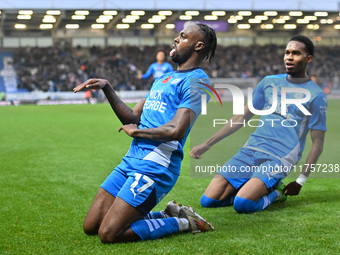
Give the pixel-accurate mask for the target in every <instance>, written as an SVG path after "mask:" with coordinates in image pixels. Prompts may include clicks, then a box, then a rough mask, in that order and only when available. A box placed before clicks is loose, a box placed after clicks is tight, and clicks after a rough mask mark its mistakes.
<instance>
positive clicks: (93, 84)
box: [73, 78, 110, 93]
mask: <svg viewBox="0 0 340 255" xmlns="http://www.w3.org/2000/svg"><path fill="white" fill-rule="evenodd" d="M106 85H110V83H109V82H108V80H105V79H95V78H94V79H89V80H87V81H86V82H84V83H82V84H80V85H78V86H77V87H75V88H74V89H73V91H74V93H77V92H78V91H81V90H84V89H95V90H98V89H102V88H104V87H105V86H106Z"/></svg>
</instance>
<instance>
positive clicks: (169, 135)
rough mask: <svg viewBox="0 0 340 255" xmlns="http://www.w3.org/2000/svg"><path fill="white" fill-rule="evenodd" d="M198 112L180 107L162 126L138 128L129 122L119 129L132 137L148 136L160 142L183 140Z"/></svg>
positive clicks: (147, 137)
mask: <svg viewBox="0 0 340 255" xmlns="http://www.w3.org/2000/svg"><path fill="white" fill-rule="evenodd" d="M195 117H196V114H195V113H194V112H193V111H192V110H190V109H188V108H179V109H178V110H177V111H176V114H175V116H174V117H173V119H172V120H171V121H169V122H167V123H165V124H164V125H162V126H159V127H156V128H145V129H138V127H137V125H134V124H129V125H124V126H122V127H121V128H120V129H119V131H121V130H123V131H124V132H125V133H126V134H127V135H129V136H131V137H135V138H136V137H140V138H146V139H150V140H154V141H158V142H167V141H173V140H181V139H183V138H184V137H185V134H186V132H187V130H188V128H189V126H190V122H191V121H192V120H194V119H195Z"/></svg>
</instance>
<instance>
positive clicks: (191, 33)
mask: <svg viewBox="0 0 340 255" xmlns="http://www.w3.org/2000/svg"><path fill="white" fill-rule="evenodd" d="M198 30H199V27H198V26H197V25H195V24H190V25H188V26H186V27H185V28H184V29H183V30H182V31H181V32H180V34H179V36H177V37H176V38H175V39H174V41H175V43H174V44H173V48H174V49H173V50H172V51H171V52H170V57H171V59H172V60H173V61H174V62H175V63H177V64H179V65H180V64H182V63H184V62H186V61H187V60H188V59H189V58H190V57H191V56H192V54H193V53H194V52H195V47H196V43H197V42H198V41H199V40H201V39H202V38H201V37H202V35H201V34H200V33H199V31H198Z"/></svg>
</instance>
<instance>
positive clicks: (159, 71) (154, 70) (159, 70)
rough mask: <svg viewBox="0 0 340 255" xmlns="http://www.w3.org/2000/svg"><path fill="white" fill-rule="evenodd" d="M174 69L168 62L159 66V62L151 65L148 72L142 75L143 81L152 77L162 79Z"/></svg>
mask: <svg viewBox="0 0 340 255" xmlns="http://www.w3.org/2000/svg"><path fill="white" fill-rule="evenodd" d="M172 71H173V68H172V65H171V64H170V63H168V62H164V63H163V64H161V65H159V64H158V63H157V62H155V63H153V64H151V65H150V67H149V69H148V70H147V71H146V73H145V74H143V75H142V79H147V78H149V77H150V75H151V74H152V75H153V78H154V79H157V78H159V77H161V76H162V75H163V74H165V73H168V72H172Z"/></svg>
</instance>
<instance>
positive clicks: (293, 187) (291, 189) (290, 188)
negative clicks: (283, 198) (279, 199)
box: [282, 181, 302, 196]
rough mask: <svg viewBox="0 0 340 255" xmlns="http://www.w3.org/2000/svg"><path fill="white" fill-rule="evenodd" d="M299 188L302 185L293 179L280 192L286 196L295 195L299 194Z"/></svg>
mask: <svg viewBox="0 0 340 255" xmlns="http://www.w3.org/2000/svg"><path fill="white" fill-rule="evenodd" d="M301 188H302V186H301V185H300V184H298V183H297V182H295V181H294V182H291V183H289V184H288V185H287V186H286V187H285V188H284V189H283V191H282V192H283V194H285V195H288V196H296V195H299V193H300V190H301Z"/></svg>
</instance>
